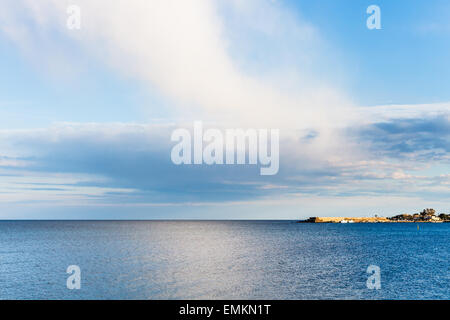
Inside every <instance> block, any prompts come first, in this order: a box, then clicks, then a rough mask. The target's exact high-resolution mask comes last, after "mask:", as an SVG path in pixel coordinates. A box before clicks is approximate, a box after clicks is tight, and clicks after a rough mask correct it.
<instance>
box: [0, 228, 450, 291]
mask: <svg viewBox="0 0 450 320" xmlns="http://www.w3.org/2000/svg"><path fill="white" fill-rule="evenodd" d="M449 240H450V224H421V225H420V230H417V227H416V225H415V224H406V223H405V224H400V223H399V224H342V225H341V224H298V223H295V222H293V221H0V298H1V299H450V263H449V261H450V241H449ZM69 265H78V266H79V267H80V268H81V289H80V290H69V289H67V287H66V279H67V277H68V276H69V275H68V274H67V273H66V269H67V267H68V266H69ZM369 265H377V266H379V267H380V268H381V286H382V287H381V289H380V290H369V289H368V288H367V286H366V280H367V278H368V276H369V275H368V274H367V273H366V270H367V267H368V266H369Z"/></svg>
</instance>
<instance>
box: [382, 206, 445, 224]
mask: <svg viewBox="0 0 450 320" xmlns="http://www.w3.org/2000/svg"><path fill="white" fill-rule="evenodd" d="M388 219H390V220H392V221H406V222H408V221H409V222H450V214H445V213H441V214H439V215H436V210H434V209H424V210H423V211H422V212H420V213H414V214H407V213H404V214H399V215H397V216H394V217H391V218H388Z"/></svg>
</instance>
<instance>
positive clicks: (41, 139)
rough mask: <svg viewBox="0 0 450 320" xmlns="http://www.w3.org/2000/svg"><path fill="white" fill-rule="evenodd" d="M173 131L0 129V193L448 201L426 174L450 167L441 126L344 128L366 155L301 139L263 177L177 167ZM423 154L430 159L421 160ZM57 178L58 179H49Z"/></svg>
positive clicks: (441, 181)
mask: <svg viewBox="0 0 450 320" xmlns="http://www.w3.org/2000/svg"><path fill="white" fill-rule="evenodd" d="M178 127H179V125H175V124H120V123H115V124H96V123H91V124H77V123H63V124H59V125H55V126H53V127H50V128H47V129H32V130H4V131H1V132H0V137H1V138H2V139H1V141H4V144H5V145H3V146H2V150H12V151H14V152H15V155H12V154H4V155H2V157H1V159H4V160H3V162H1V161H0V164H2V165H1V166H0V168H1V169H2V170H3V174H5V175H6V174H7V175H9V176H10V178H9V179H6V180H5V179H4V180H3V190H4V192H6V191H11V190H23V193H22V197H19V198H20V199H22V200H26V198H27V196H26V195H27V194H29V195H31V196H30V198H31V199H34V200H35V201H37V200H38V199H39V197H38V196H36V194H41V193H42V192H45V194H46V196H45V197H44V198H45V199H47V200H48V201H50V199H52V195H53V198H54V199H58V198H61V195H57V194H58V192H60V191H63V194H64V195H65V196H69V194H71V195H72V196H73V197H75V198H76V199H84V201H86V202H87V203H96V204H101V203H103V204H106V205H107V204H114V203H116V204H119V203H121V204H123V203H127V204H133V203H134V204H139V203H153V204H158V203H159V204H164V203H172V204H177V203H191V204H192V203H203V204H208V203H211V202H216V203H233V202H248V201H254V202H258V201H266V200H267V199H272V201H282V200H283V199H286V197H287V198H292V197H294V198H295V197H297V195H301V197H304V196H309V197H312V196H318V197H324V198H325V197H361V196H371V197H375V196H394V195H395V196H398V197H405V196H414V197H431V196H433V197H437V198H441V199H446V198H448V196H449V189H448V185H449V177H448V175H442V174H437V173H434V174H433V173H426V172H425V171H426V170H428V169H429V168H432V167H434V166H449V164H450V161H449V149H448V139H449V137H450V132H449V130H448V128H449V121H448V119H445V118H438V119H436V118H431V119H426V120H425V119H416V120H413V121H412V120H410V119H409V120H404V119H397V120H391V121H390V122H389V123H388V124H386V123H376V124H370V125H366V126H365V127H363V128H358V130H355V128H351V130H350V129H348V128H347V129H343V130H344V131H347V132H350V133H347V134H348V135H349V138H351V139H353V140H354V141H358V143H359V144H361V145H366V146H367V148H366V153H365V154H355V155H346V154H336V155H334V157H328V158H320V157H319V154H317V153H314V143H312V142H311V139H312V140H314V138H313V137H310V134H309V133H308V132H301V131H300V132H298V133H297V135H296V136H295V137H292V136H289V137H284V138H282V140H281V141H280V171H279V173H278V174H277V175H275V176H261V175H260V174H259V168H258V167H256V166H249V165H244V166H241V165H231V166H226V165H222V166H220V165H213V166H207V165H202V166H195V165H191V166H189V165H181V166H177V165H174V164H173V163H172V162H171V160H170V153H171V147H172V146H173V145H174V144H175V143H174V142H171V141H170V135H171V132H172V131H173V130H174V129H175V128H178ZM185 127H187V128H189V126H185ZM305 134H306V136H308V137H309V138H308V139H304V137H305ZM410 140H411V141H410ZM403 144H406V145H408V148H406V149H405V147H404V146H403ZM430 150H433V155H434V156H432V157H430V156H429V155H430V154H429V153H424V151H425V152H430ZM437 150H440V151H437ZM425 155H428V158H426V159H425ZM425 160H426V161H425ZM58 175H61V176H59V180H58V179H56V180H55V181H52V179H51V177H57V176H58ZM15 176H19V177H21V178H20V179H19V180H17V179H15V178H14V177H15ZM65 179H66V181H65ZM17 182H20V183H19V184H18V183H17ZM36 183H39V185H38V187H37V186H36ZM24 186H26V188H25V187H24ZM18 188H19V189H18ZM24 188H25V189H24ZM36 188H38V189H36ZM55 188H59V189H58V190H59V191H58V190H57V189H55ZM44 189H45V190H44ZM55 195H57V196H55ZM65 199H66V200H67V198H65ZM72 200H73V199H72ZM283 201H284V200H283Z"/></svg>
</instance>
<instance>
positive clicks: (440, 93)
mask: <svg viewBox="0 0 450 320" xmlns="http://www.w3.org/2000/svg"><path fill="white" fill-rule="evenodd" d="M69 4H76V5H79V7H80V9H81V13H82V20H81V23H82V24H81V25H82V28H81V30H69V29H67V28H66V26H65V24H66V20H67V17H68V15H67V13H66V8H67V6H68V5H69ZM372 4H376V5H378V6H379V7H380V9H381V25H382V29H381V30H369V29H368V28H367V27H366V19H367V17H368V14H367V13H366V9H367V7H368V6H369V5H372ZM1 9H2V10H1V14H0V70H1V72H0V147H1V148H0V178H1V180H0V212H1V213H0V218H71V219H72V218H79V219H86V218H91V219H96V218H112V219H116V218H124V219H127V218H129V219H133V218H139V219H140V218H186V219H187V218H210V219H216V218H218V219H220V218H224V219H227V218H243V219H253V218H271V219H277V218H280V219H286V218H299V217H307V216H311V215H342V214H344V213H346V214H348V215H355V216H356V215H358V216H367V215H373V214H375V213H377V214H384V215H390V214H395V213H398V212H404V211H405V212H409V211H418V210H421V209H423V208H422V207H435V208H436V209H437V210H438V211H442V212H448V211H450V206H449V205H450V203H449V201H448V199H449V195H450V189H449V186H450V175H449V168H450V154H449V152H450V118H449V114H450V90H449V89H450V88H449V86H450V62H449V61H450V59H449V58H450V41H449V40H450V39H449V38H450V19H449V17H450V4H448V2H447V1H438V0H434V1H427V2H425V1H376V2H373V1H362V0H357V1H332V0H319V1H256V0H251V1H239V0H233V1H222V0H217V1H197V2H195V4H179V3H177V2H171V1H166V2H159V1H153V2H148V1H143V0H142V1H140V0H139V1H136V2H135V3H134V4H133V5H132V6H130V5H129V4H127V3H126V1H117V2H116V3H115V4H113V5H108V6H107V8H106V9H105V3H103V4H102V1H98V2H97V3H95V4H92V3H90V2H89V1H85V0H79V1H70V2H65V1H56V0H45V1H42V2H41V3H40V4H36V3H34V2H33V1H28V0H22V1H12V0H11V1H9V0H8V1H4V2H3V3H2V8H1ZM194 120H202V121H204V122H205V123H207V124H208V125H209V126H212V127H214V126H216V127H219V128H228V127H230V126H231V127H241V128H248V127H259V128H279V129H280V130H281V141H280V171H279V173H278V174H277V175H275V176H269V177H263V176H260V175H259V174H258V172H259V171H258V170H257V168H255V167H252V166H176V165H174V164H173V163H172V162H171V161H170V150H171V148H172V146H173V142H171V141H170V134H171V132H172V131H173V130H174V129H176V128H178V127H180V126H182V127H189V126H192V122H193V121H194Z"/></svg>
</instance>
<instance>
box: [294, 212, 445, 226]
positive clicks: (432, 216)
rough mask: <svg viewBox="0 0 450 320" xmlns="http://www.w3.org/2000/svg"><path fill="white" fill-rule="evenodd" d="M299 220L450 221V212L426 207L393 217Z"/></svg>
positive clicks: (364, 221)
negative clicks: (419, 210)
mask: <svg viewBox="0 0 450 320" xmlns="http://www.w3.org/2000/svg"><path fill="white" fill-rule="evenodd" d="M298 222H309V223H390V222H450V214H446V213H441V214H439V215H436V211H435V210H434V209H424V210H423V211H422V212H420V213H414V214H408V213H404V214H399V215H396V216H393V217H378V216H377V215H375V217H359V218H356V217H310V218H309V219H307V220H301V221H298Z"/></svg>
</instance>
